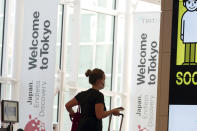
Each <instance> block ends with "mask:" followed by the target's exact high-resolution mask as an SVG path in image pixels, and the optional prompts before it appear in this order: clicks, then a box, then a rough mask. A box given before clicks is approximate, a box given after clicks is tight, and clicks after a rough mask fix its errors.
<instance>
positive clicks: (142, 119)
mask: <svg viewBox="0 0 197 131" xmlns="http://www.w3.org/2000/svg"><path fill="white" fill-rule="evenodd" d="M133 18H134V22H133V23H134V26H133V27H134V29H133V30H134V32H133V43H132V44H133V46H134V48H133V49H134V50H133V52H132V57H133V58H132V59H133V61H132V66H133V69H132V85H131V101H130V102H131V110H132V113H131V123H132V126H131V129H130V130H132V131H155V126H156V103H157V101H156V100H157V81H158V59H159V34H160V12H146V13H143V12H139V13H134V17H133Z"/></svg>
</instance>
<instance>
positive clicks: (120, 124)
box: [108, 114, 124, 131]
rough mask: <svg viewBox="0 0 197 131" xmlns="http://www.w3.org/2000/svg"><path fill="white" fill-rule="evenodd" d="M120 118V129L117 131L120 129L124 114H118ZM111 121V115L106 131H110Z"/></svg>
mask: <svg viewBox="0 0 197 131" xmlns="http://www.w3.org/2000/svg"><path fill="white" fill-rule="evenodd" d="M120 116H121V122H120V129H119V130H118V131H121V129H122V123H123V118H124V114H120ZM111 120H112V115H111V116H110V117H109V127H108V131H110V126H111Z"/></svg>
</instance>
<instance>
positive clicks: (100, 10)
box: [81, 7, 117, 16]
mask: <svg viewBox="0 0 197 131" xmlns="http://www.w3.org/2000/svg"><path fill="white" fill-rule="evenodd" d="M81 9H82V10H86V11H91V12H95V13H100V14H106V15H112V16H116V15H117V11H115V10H112V9H111V10H110V9H105V8H99V7H81Z"/></svg>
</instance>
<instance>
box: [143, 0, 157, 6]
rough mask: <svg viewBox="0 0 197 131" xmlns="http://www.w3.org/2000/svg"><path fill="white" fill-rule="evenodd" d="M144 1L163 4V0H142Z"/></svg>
mask: <svg viewBox="0 0 197 131" xmlns="http://www.w3.org/2000/svg"><path fill="white" fill-rule="evenodd" d="M142 1H145V2H149V3H154V4H158V5H161V0H142Z"/></svg>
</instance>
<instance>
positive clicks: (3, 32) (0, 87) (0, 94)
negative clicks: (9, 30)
mask: <svg viewBox="0 0 197 131" xmlns="http://www.w3.org/2000/svg"><path fill="white" fill-rule="evenodd" d="M5 19H6V0H4V15H3V30H2V41H1V42H2V43H1V44H2V45H1V47H2V50H1V71H0V73H1V74H0V75H1V76H2V74H3V73H2V71H3V54H4V53H3V52H4V37H5V35H4V34H5ZM3 94H5V93H4V91H3V92H2V84H1V83H0V99H2V95H3Z"/></svg>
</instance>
